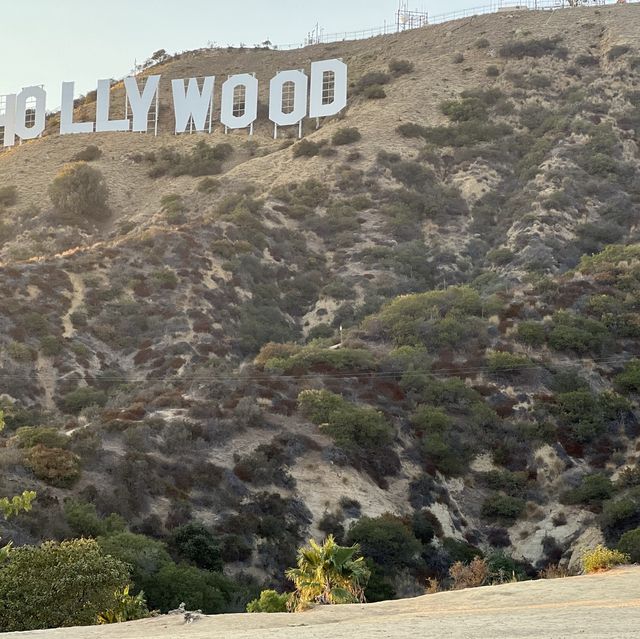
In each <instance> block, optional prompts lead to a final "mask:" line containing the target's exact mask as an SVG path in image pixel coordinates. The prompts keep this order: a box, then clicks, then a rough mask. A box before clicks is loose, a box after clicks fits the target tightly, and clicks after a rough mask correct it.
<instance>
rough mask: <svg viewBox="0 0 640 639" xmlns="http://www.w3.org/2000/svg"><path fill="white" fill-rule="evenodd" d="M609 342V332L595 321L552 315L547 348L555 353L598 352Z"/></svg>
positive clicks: (558, 314) (571, 315) (561, 313)
mask: <svg viewBox="0 0 640 639" xmlns="http://www.w3.org/2000/svg"><path fill="white" fill-rule="evenodd" d="M608 341H609V332H608V330H607V328H606V326H605V325H604V324H602V323H601V322H598V321H597V320H593V319H589V318H585V317H580V316H578V315H573V314H571V313H568V312H566V311H558V312H557V313H555V314H554V315H553V322H552V324H551V330H550V332H549V346H551V348H553V349H554V350H557V351H574V352H576V353H579V354H582V353H588V352H590V351H598V350H600V349H601V348H603V347H604V346H605V345H606V344H607V342H608Z"/></svg>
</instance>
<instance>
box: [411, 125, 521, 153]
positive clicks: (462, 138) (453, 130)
mask: <svg viewBox="0 0 640 639" xmlns="http://www.w3.org/2000/svg"><path fill="white" fill-rule="evenodd" d="M512 132H513V130H512V128H511V127H510V126H509V125H508V124H505V123H502V122H498V123H494V122H483V121H481V120H477V119H476V120H469V121H466V122H460V123H459V124H458V125H457V126H435V127H424V128H423V129H422V137H423V138H424V139H425V140H426V141H427V142H430V143H431V144H435V145H436V146H452V147H467V146H473V145H475V144H480V143H482V142H493V141H495V140H499V139H501V138H504V137H506V136H508V135H510V134H511V133H512Z"/></svg>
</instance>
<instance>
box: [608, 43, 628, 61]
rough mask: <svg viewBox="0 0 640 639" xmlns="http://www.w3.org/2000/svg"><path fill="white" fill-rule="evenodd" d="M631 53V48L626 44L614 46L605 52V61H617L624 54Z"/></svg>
mask: <svg viewBox="0 0 640 639" xmlns="http://www.w3.org/2000/svg"><path fill="white" fill-rule="evenodd" d="M629 51H631V47H629V45H627V44H616V45H614V46H613V47H611V48H610V49H609V51H607V60H609V61H610V62H612V61H613V60H617V59H618V58H620V57H621V56H623V55H625V53H629Z"/></svg>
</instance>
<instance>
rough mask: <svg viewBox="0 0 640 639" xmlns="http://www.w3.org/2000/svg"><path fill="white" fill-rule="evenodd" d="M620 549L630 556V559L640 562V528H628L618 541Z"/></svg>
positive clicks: (633, 561)
mask: <svg viewBox="0 0 640 639" xmlns="http://www.w3.org/2000/svg"><path fill="white" fill-rule="evenodd" d="M617 549H618V551H619V552H621V553H622V554H624V555H628V556H629V561H630V562H631V563H634V564H638V563H640V528H636V529H635V530H628V531H627V532H626V533H624V535H622V537H620V541H619V542H618V548H617Z"/></svg>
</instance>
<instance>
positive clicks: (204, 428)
mask: <svg viewBox="0 0 640 639" xmlns="http://www.w3.org/2000/svg"><path fill="white" fill-rule="evenodd" d="M639 27H640V7H639V6H637V5H628V6H612V7H606V8H604V7H600V8H595V9H586V8H584V9H578V10H562V11H554V12H534V11H516V12H513V13H499V14H495V15H486V16H479V17H475V18H469V19H464V20H460V21H456V22H451V23H446V24H442V25H437V26H431V27H426V28H423V29H417V30H414V31H409V32H405V33H402V34H398V35H393V36H385V37H379V38H374V39H371V40H369V41H360V42H343V43H335V44H331V45H317V46H312V47H307V48H305V49H301V50H295V51H288V52H280V51H268V50H252V49H246V50H239V49H229V50H226V49H225V50H202V51H195V52H191V53H187V54H182V55H180V56H174V57H169V58H167V59H162V60H161V61H160V62H159V63H158V64H157V65H154V66H152V67H150V68H149V69H148V70H147V71H146V73H154V74H156V73H161V74H162V76H163V84H162V91H163V94H162V95H163V98H164V99H165V103H166V98H167V96H168V93H167V92H168V91H169V87H170V83H169V82H168V80H169V79H171V78H183V77H188V76H199V75H205V74H216V75H218V76H220V77H222V76H224V75H225V74H229V73H234V72H246V71H255V72H256V73H257V75H258V77H259V78H260V79H261V86H262V87H263V89H262V90H261V91H262V92H261V96H260V99H261V104H262V105H263V106H264V104H266V94H265V93H264V88H265V85H266V84H267V82H266V80H268V79H269V78H271V77H272V76H273V75H274V74H275V72H276V71H277V70H280V69H283V68H308V65H309V63H310V62H311V61H314V60H322V59H326V58H329V57H341V58H342V59H343V60H344V61H345V62H347V63H348V65H349V69H350V82H351V89H350V91H351V94H350V99H349V106H348V108H347V110H346V111H345V112H344V114H343V115H342V116H341V117H339V118H334V119H332V120H328V121H324V122H322V123H321V126H320V128H319V129H318V130H315V122H310V121H308V122H306V125H305V126H306V137H305V141H303V142H298V141H297V140H296V139H294V138H293V137H290V136H288V135H287V134H286V133H285V136H284V137H283V138H281V139H278V140H273V139H272V130H271V128H270V127H269V126H268V125H267V124H265V122H264V119H263V121H262V124H261V125H260V126H258V127H257V130H256V135H255V136H253V138H249V137H248V136H247V135H246V134H244V133H234V134H232V135H227V136H225V135H224V133H223V132H222V131H221V130H220V127H218V128H217V129H216V130H215V131H214V133H213V134H211V135H208V134H207V135H193V136H189V135H185V136H175V135H173V134H171V133H170V132H169V129H170V122H169V118H170V113H169V112H168V111H166V110H164V111H162V113H161V121H160V124H161V126H160V135H158V136H157V137H154V136H152V135H134V134H131V135H129V134H115V133H112V134H98V135H94V136H92V137H91V138H85V137H83V136H65V137H59V136H57V135H55V133H54V130H55V122H54V121H51V122H50V126H49V129H48V134H47V135H45V136H43V137H42V138H41V139H39V140H36V141H33V142H30V143H27V144H24V145H22V146H19V147H16V148H14V149H12V150H10V151H5V152H2V153H0V283H1V285H2V290H3V293H4V294H3V296H2V299H1V301H0V344H1V350H0V391H1V394H2V398H3V404H4V410H5V420H6V426H7V428H6V430H5V431H4V432H3V433H2V435H1V436H0V469H1V471H0V495H13V494H16V493H19V492H21V491H23V490H35V491H36V492H37V493H38V499H37V501H36V502H35V504H34V509H33V511H32V512H31V513H29V514H26V515H23V516H21V517H19V518H16V519H15V520H12V521H11V522H8V523H5V522H0V536H2V538H3V540H6V539H9V540H13V541H14V542H15V543H16V544H24V543H37V542H39V541H41V540H42V539H48V538H54V539H62V538H67V537H71V536H74V535H75V536H79V535H87V536H96V535H99V536H102V537H105V536H107V537H108V534H107V533H113V532H114V530H115V531H119V530H123V529H125V528H126V529H127V530H129V531H131V532H133V533H136V534H144V535H147V536H149V537H152V538H154V539H157V540H159V541H160V542H162V543H164V542H166V541H167V540H168V539H170V537H171V534H172V532H174V531H175V530H176V529H177V528H179V527H180V526H182V525H184V524H186V523H187V522H202V523H203V524H204V525H205V527H206V528H207V529H208V530H209V532H210V533H211V534H212V535H213V536H215V538H216V544H217V545H218V549H219V554H220V561H221V562H222V564H224V572H225V574H226V575H227V576H229V577H230V578H233V579H234V580H235V582H234V583H235V584H236V586H237V588H236V590H233V588H231V586H229V591H228V592H225V598H226V599H225V601H224V603H220V602H219V601H217V602H216V603H215V605H214V604H211V607H210V609H208V611H209V612H216V611H221V610H225V611H228V610H241V609H243V607H244V603H246V599H247V597H249V598H250V596H249V595H248V594H247V593H253V592H254V591H255V589H256V588H257V587H258V586H259V585H263V584H267V585H272V586H277V587H286V584H285V583H284V579H283V570H284V569H285V568H286V567H288V566H291V565H293V562H294V560H295V551H296V548H297V547H298V546H299V545H300V544H301V543H303V542H304V541H305V540H306V539H307V538H308V537H309V536H315V537H319V536H321V535H324V534H326V533H329V532H332V533H334V534H336V536H337V537H338V538H339V539H344V540H346V541H349V542H356V541H357V542H360V543H361V545H362V548H363V551H364V552H365V555H367V556H368V557H369V559H370V561H371V566H372V568H373V570H374V579H373V582H372V584H373V585H372V586H371V588H370V591H369V593H368V596H369V599H370V600H378V599H384V598H388V597H401V596H410V595H416V594H421V593H422V592H423V591H424V583H425V579H426V578H427V577H437V578H440V579H442V578H443V577H445V578H446V575H447V571H448V568H449V566H450V565H451V563H452V562H454V561H456V560H468V559H470V558H473V556H474V555H475V554H477V553H479V552H484V553H485V554H486V555H487V556H488V557H493V559H494V560H495V561H496V562H497V563H496V566H499V567H500V569H502V573H500V574H502V575H503V576H504V574H505V573H506V574H511V573H512V572H513V571H517V572H519V574H521V575H522V576H524V575H528V576H534V575H535V574H536V573H537V571H539V570H541V569H543V568H544V567H545V566H547V565H549V564H555V563H558V562H562V563H564V564H569V565H570V566H571V568H574V567H575V566H576V564H577V560H578V558H579V555H580V552H581V550H582V549H583V548H584V547H588V546H593V545H595V544H597V543H600V542H604V543H607V544H609V545H612V546H613V545H616V544H617V543H618V541H619V540H620V537H621V536H622V535H623V534H624V533H626V532H628V531H631V530H634V529H636V528H638V526H640V469H639V468H638V450H639V447H640V427H639V422H638V415H639V413H638V393H639V392H640V363H639V361H638V359H637V358H638V357H640V341H639V340H640V319H639V318H640V316H639V314H638V311H639V308H640V238H639V227H638V222H639V220H640V215H639V210H640V209H639V206H640V179H639V178H638V175H639V174H638V168H639V165H640V152H639V147H638V144H639V140H638V136H639V135H640V84H639V83H640V36H638V33H639V32H640V31H639ZM113 94H114V99H113V103H114V104H116V105H117V104H122V102H123V95H122V86H121V85H116V86H115V87H114V89H113ZM92 99H93V98H92V96H88V97H87V99H85V100H82V101H80V102H81V104H79V106H78V117H81V116H82V117H93V115H94V113H95V103H94V102H92ZM92 109H93V111H92ZM117 116H118V112H117V109H115V111H114V113H113V117H117ZM53 120H55V117H54V118H53ZM353 129H356V131H354V130H353ZM89 144H91V145H97V146H98V147H99V152H98V153H95V154H94V155H93V156H92V154H91V153H89V154H87V153H86V151H87V146H88V145H89ZM227 144H229V145H231V147H230V148H229V147H226V146H223V145H227ZM78 154H81V155H84V156H85V157H87V158H91V161H90V162H88V166H89V167H91V168H92V169H95V170H97V171H99V172H100V173H101V174H102V176H104V181H105V184H106V187H107V189H108V199H107V204H108V211H107V210H103V211H101V214H100V215H99V216H98V215H90V216H88V217H83V216H69V215H64V214H63V213H62V212H61V211H60V210H57V209H56V208H55V207H54V206H53V205H52V201H51V199H50V197H49V185H50V184H51V183H52V182H53V180H54V179H55V178H56V176H57V175H58V174H59V173H60V171H61V170H62V169H63V168H64V167H65V166H66V165H67V164H68V163H69V162H70V161H71V160H72V159H73V158H74V157H75V156H77V155H78ZM211 154H213V156H215V158H214V161H213V162H211V161H210V160H211V157H212V155H211ZM95 155H99V157H94V156H95ZM12 187H15V189H13V188H12ZM2 189H4V191H3V190H2ZM341 334H342V337H341ZM338 345H339V347H338V348H334V347H335V346H338ZM114 521H116V522H117V525H116V524H114V523H113V522H114ZM385 539H390V540H391V541H390V542H389V544H388V545H385V543H386V541H385ZM390 548H392V549H394V550H390ZM174 558H175V557H174ZM177 560H178V558H176V561H177ZM505 562H506V563H505ZM238 584H242V587H240V586H239V585H238ZM137 585H138V586H139V585H140V584H137ZM236 586H234V588H235V587H236ZM145 590H146V591H148V588H146V587H145ZM231 591H233V593H234V594H230V592H231ZM147 594H149V593H148V592H147ZM174 598H175V601H173V600H172V601H171V602H168V601H167V602H165V601H164V600H163V601H161V602H158V603H154V602H152V603H154V605H156V606H157V607H160V608H167V607H171V606H173V607H175V606H177V605H178V603H179V602H180V594H179V593H175V597H174ZM194 607H196V606H194Z"/></svg>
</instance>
